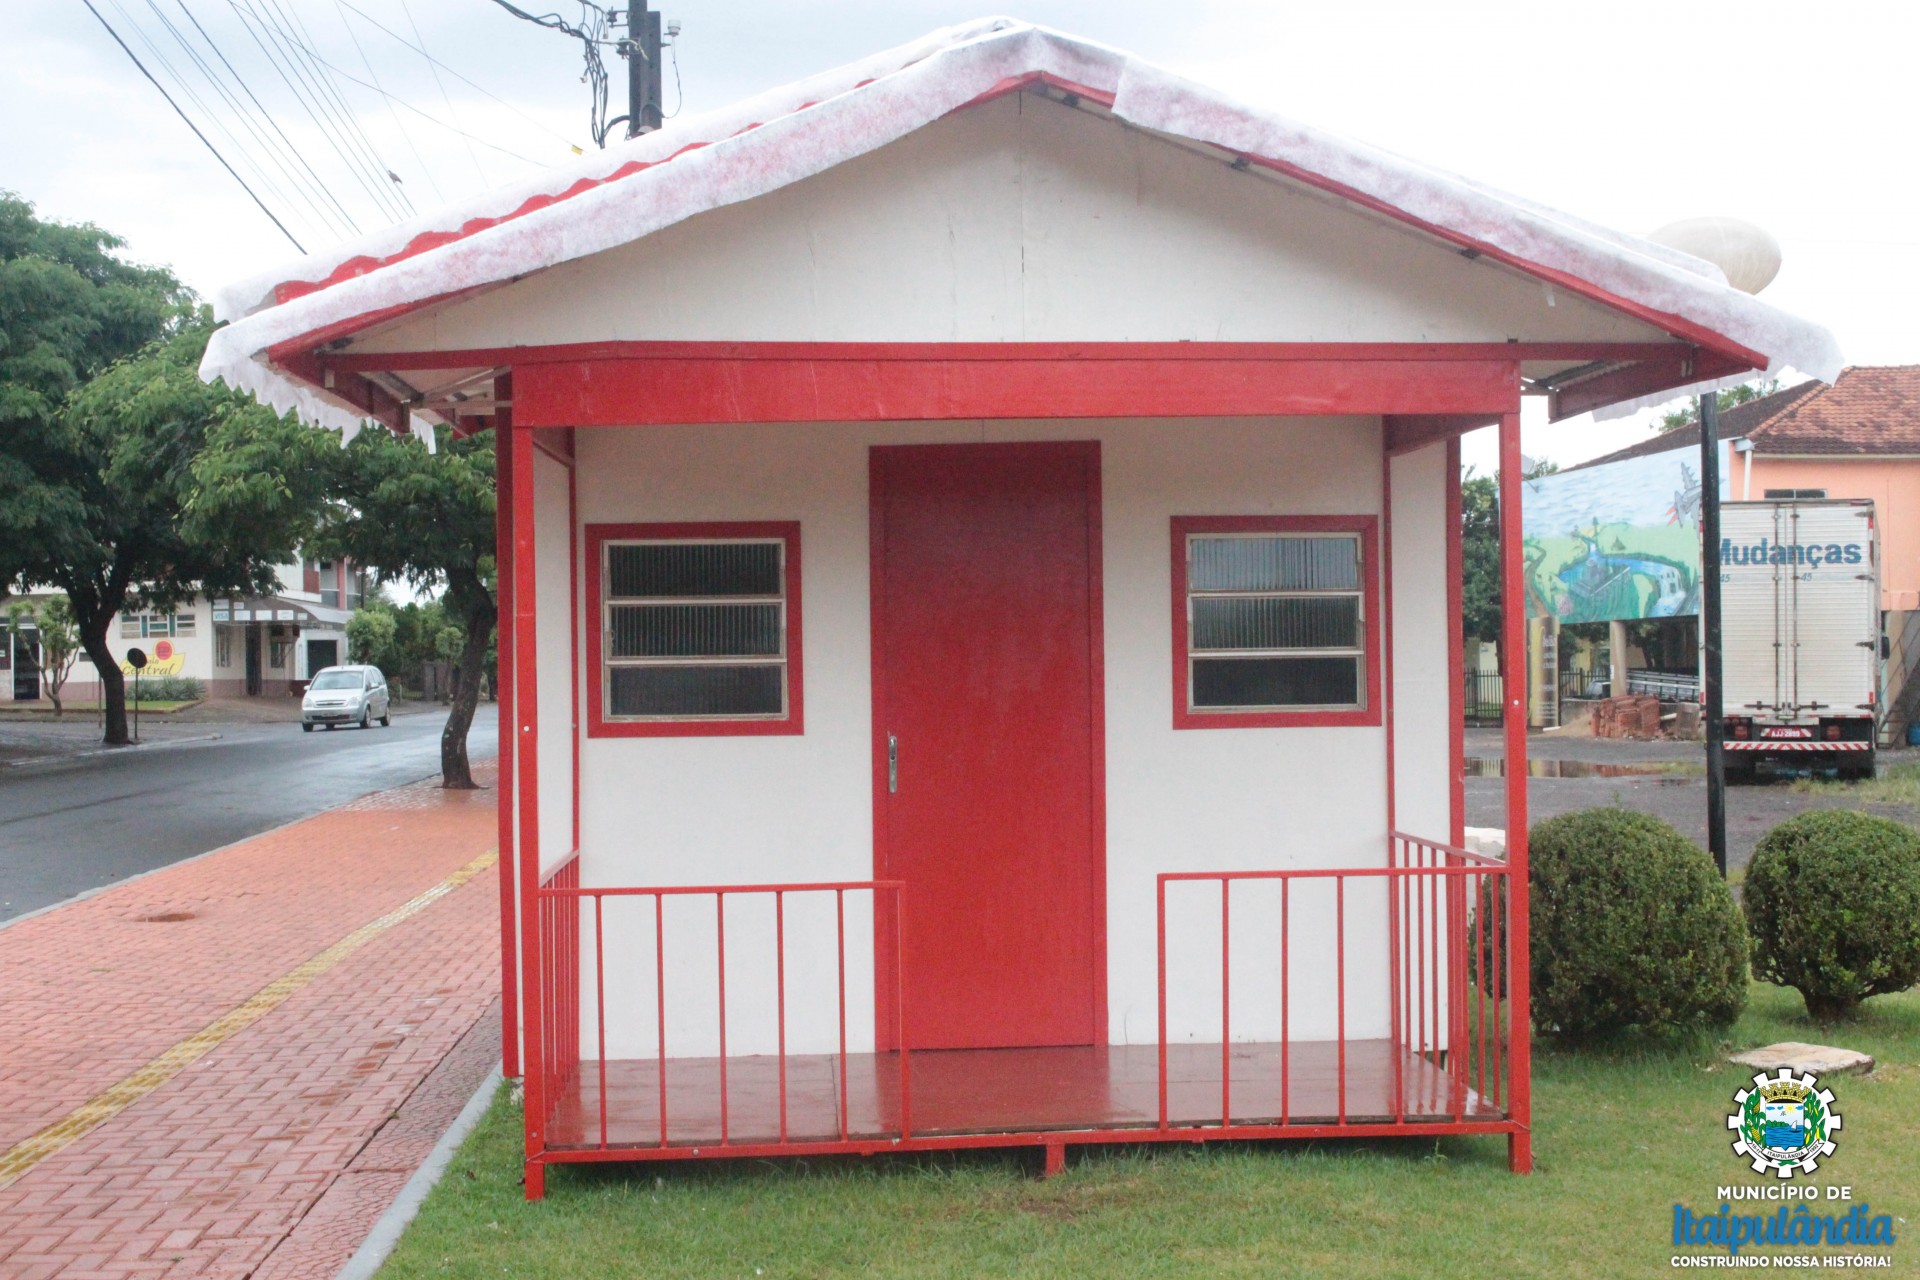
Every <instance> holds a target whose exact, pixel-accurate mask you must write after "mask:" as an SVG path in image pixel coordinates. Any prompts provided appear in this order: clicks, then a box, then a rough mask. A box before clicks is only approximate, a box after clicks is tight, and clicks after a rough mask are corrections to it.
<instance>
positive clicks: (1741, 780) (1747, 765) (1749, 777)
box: [1723, 757, 1759, 787]
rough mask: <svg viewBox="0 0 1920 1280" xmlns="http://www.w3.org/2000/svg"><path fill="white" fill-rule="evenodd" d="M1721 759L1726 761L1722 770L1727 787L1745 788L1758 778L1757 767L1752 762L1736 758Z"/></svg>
mask: <svg viewBox="0 0 1920 1280" xmlns="http://www.w3.org/2000/svg"><path fill="white" fill-rule="evenodd" d="M1723 758H1724V759H1725V760H1726V764H1725V766H1724V769H1725V772H1726V775H1727V785H1728V786H1730V787H1746V786H1752V785H1753V783H1754V781H1755V779H1756V778H1757V777H1758V776H1759V766H1758V765H1756V764H1755V763H1754V762H1753V761H1752V760H1745V759H1739V758H1736V757H1723Z"/></svg>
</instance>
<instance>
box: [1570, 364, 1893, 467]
mask: <svg viewBox="0 0 1920 1280" xmlns="http://www.w3.org/2000/svg"><path fill="white" fill-rule="evenodd" d="M1720 438H1721V439H1722V440H1739V439H1742V438H1745V439H1749V440H1752V441H1753V448H1754V452H1755V453H1757V454H1759V455H1760V456H1762V457H1765V456H1767V455H1769V454H1771V455H1773V456H1775V457H1780V456H1783V455H1786V456H1792V455H1815V456H1834V457H1860V458H1870V457H1878V456H1886V455H1898V454H1920V365H1915V364H1892V365H1849V366H1848V367H1847V368H1845V369H1842V370H1841V371H1840V377H1839V378H1838V380H1836V381H1835V382H1834V384H1833V385H1832V386H1826V385H1825V384H1823V383H1819V382H1803V383H1801V384H1800V385H1799V386H1797V387H1788V388H1787V389H1786V390H1784V391H1776V392H1774V393H1773V394H1772V395H1769V396H1761V397H1760V398H1759V399H1758V400H1749V401H1748V402H1747V403H1745V404H1741V405H1735V406H1734V407H1733V408H1731V409H1725V410H1722V411H1721V413H1720ZM1699 444H1700V437H1699V435H1698V434H1696V433H1695V432H1693V431H1690V430H1688V431H1673V432H1669V433H1667V434H1666V435H1658V436H1654V437H1652V438H1651V439H1647V440H1642V441H1641V442H1640V443H1639V444H1634V445H1628V446H1627V447H1626V448H1624V449H1616V450H1615V451H1614V452H1612V453H1609V454H1605V455H1602V456H1601V457H1598V458H1594V459H1592V460H1591V461H1588V462H1583V463H1581V464H1580V465H1579V466H1578V467H1569V468H1567V470H1569V471H1582V470H1585V469H1586V468H1588V467H1603V466H1606V465H1607V464H1608V463H1610V462H1624V461H1626V460H1627V459H1628V458H1644V457H1647V456H1649V455H1651V454H1656V453H1667V452H1669V451H1670V450H1673V449H1695V448H1698V447H1699Z"/></svg>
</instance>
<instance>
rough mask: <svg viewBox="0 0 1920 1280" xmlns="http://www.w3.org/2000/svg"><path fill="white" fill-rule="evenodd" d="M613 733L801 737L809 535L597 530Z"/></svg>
mask: <svg viewBox="0 0 1920 1280" xmlns="http://www.w3.org/2000/svg"><path fill="white" fill-rule="evenodd" d="M588 535H589V547H590V553H591V555H592V557H593V559H592V563H591V572H593V573H594V575H595V580H594V582H593V584H592V585H593V587H594V588H595V590H594V596H595V600H594V604H595V605H596V606H597V607H596V608H595V612H596V613H597V615H598V617H597V619H596V621H597V633H596V635H595V636H594V640H595V644H594V646H593V648H594V653H593V654H592V655H591V656H592V658H593V659H594V661H595V665H596V666H597V668H598V674H599V686H600V687H599V691H598V694H599V696H598V705H597V706H596V707H595V708H594V711H595V713H596V714H595V715H594V717H593V724H592V725H591V728H592V729H594V730H596V731H600V732H606V733H614V734H618V733H622V732H627V733H641V734H645V733H649V732H667V733H676V732H677V733H698V732H707V733H727V732H761V733H777V732H799V718H798V710H799V670H798V657H799V654H798V647H799V646H798V630H799V626H798V621H799V617H798V615H799V599H798V596H799V530H798V527H797V526H794V525H788V524H780V525H620V526H594V527H591V528H590V529H589V530H588Z"/></svg>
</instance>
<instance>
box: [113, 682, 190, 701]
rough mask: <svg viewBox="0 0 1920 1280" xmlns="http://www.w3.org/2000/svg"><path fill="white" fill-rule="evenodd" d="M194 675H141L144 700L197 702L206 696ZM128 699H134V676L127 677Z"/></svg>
mask: <svg viewBox="0 0 1920 1280" xmlns="http://www.w3.org/2000/svg"><path fill="white" fill-rule="evenodd" d="M206 696H207V695H206V693H205V692H204V691H203V690H202V689H201V688H200V682H199V681H198V680H197V679H195V678H194V677H192V676H141V677H140V701H142V702H197V701H199V700H200V699H201V698H204V697H206ZM127 701H129V702H131V701H133V677H132V676H128V677H127Z"/></svg>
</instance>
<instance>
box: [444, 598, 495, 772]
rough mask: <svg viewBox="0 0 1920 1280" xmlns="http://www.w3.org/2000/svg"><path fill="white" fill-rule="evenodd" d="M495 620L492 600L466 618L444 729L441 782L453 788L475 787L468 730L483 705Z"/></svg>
mask: <svg viewBox="0 0 1920 1280" xmlns="http://www.w3.org/2000/svg"><path fill="white" fill-rule="evenodd" d="M493 620H494V608H493V603H492V601H488V602H487V605H486V606H485V607H484V608H479V609H474V610H472V611H470V612H469V613H468V614H467V617H466V632H467V634H466V643H465V646H464V647H463V648H462V649H461V650H460V661H459V662H457V663H455V664H454V668H453V707H452V709H451V710H450V711H448V712H447V727H446V728H445V729H442V730H441V731H440V785H441V786H442V787H445V788H447V789H449V790H456V791H472V790H474V789H475V787H474V781H473V766H472V765H471V764H470V763H468V760H467V730H469V729H471V728H472V727H473V713H474V710H475V708H477V707H478V706H479V704H480V668H481V667H482V666H484V665H485V664H486V657H487V641H488V639H490V638H491V636H492V634H493Z"/></svg>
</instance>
